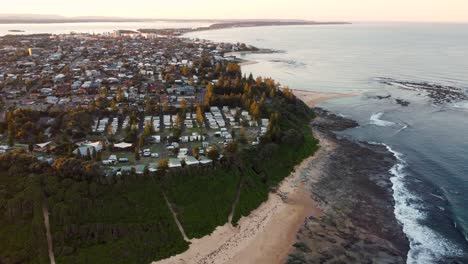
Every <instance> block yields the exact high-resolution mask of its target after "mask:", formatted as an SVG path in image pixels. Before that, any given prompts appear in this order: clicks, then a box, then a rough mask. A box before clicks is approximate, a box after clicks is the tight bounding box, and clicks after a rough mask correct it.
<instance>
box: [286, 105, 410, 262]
mask: <svg viewBox="0 0 468 264" xmlns="http://www.w3.org/2000/svg"><path fill="white" fill-rule="evenodd" d="M315 112H316V114H317V118H316V119H315V120H314V121H313V123H312V126H313V129H314V133H315V134H316V135H317V137H319V138H325V139H326V140H327V141H328V142H331V144H328V145H327V146H326V151H327V153H328V154H329V156H328V157H326V156H323V159H324V160H323V161H322V162H320V161H319V162H316V163H317V164H321V165H320V166H321V168H320V169H321V170H323V174H322V175H323V176H322V177H321V178H320V179H319V180H316V179H315V180H313V181H309V182H307V175H305V176H304V179H303V180H304V181H306V182H307V183H308V186H309V187H310V191H311V193H312V198H313V199H314V200H315V201H316V202H318V203H319V204H320V207H321V208H322V210H323V216H322V217H318V218H316V217H309V218H307V219H306V220H305V222H304V224H303V226H302V227H301V229H300V230H299V232H298V233H297V235H296V243H295V244H294V247H293V249H292V251H291V252H290V254H289V256H288V259H287V261H286V262H287V263H406V258H407V253H408V250H409V242H408V239H407V238H406V235H405V234H404V233H403V230H402V227H401V225H400V224H399V223H398V221H397V220H396V218H395V215H394V200H393V196H392V189H391V182H390V178H391V175H390V173H389V170H390V168H391V167H392V166H393V165H394V164H395V162H396V159H395V157H394V156H393V154H392V153H390V152H388V151H387V149H386V148H385V147H384V146H379V145H371V144H368V143H363V142H354V141H351V140H348V139H346V138H341V137H339V136H337V135H336V134H335V132H334V131H342V130H345V129H347V128H352V127H356V126H357V125H358V124H357V123H356V122H354V121H352V120H348V119H345V118H342V117H339V116H336V115H333V114H331V113H328V112H327V111H325V110H323V109H320V108H315Z"/></svg>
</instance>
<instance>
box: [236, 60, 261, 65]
mask: <svg viewBox="0 0 468 264" xmlns="http://www.w3.org/2000/svg"><path fill="white" fill-rule="evenodd" d="M257 63H258V61H244V62H241V63H239V65H240V66H246V65H253V64H257Z"/></svg>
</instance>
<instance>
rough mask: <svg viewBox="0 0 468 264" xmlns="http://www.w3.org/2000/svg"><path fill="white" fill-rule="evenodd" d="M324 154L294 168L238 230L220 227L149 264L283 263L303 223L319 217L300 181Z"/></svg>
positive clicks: (314, 204) (240, 222) (315, 206)
mask: <svg viewBox="0 0 468 264" xmlns="http://www.w3.org/2000/svg"><path fill="white" fill-rule="evenodd" d="M325 154H326V153H325V152H324V151H323V150H319V151H318V152H317V153H316V155H314V156H312V157H309V158H307V159H306V160H304V161H303V162H302V163H301V164H300V165H298V166H296V168H295V172H294V173H292V174H291V175H290V176H288V177H287V178H286V179H285V180H283V182H282V183H281V184H280V186H279V188H278V190H277V191H276V192H275V193H270V194H269V197H268V200H267V201H266V202H264V203H263V204H261V205H260V207H258V208H257V209H255V210H254V211H253V212H252V213H251V214H250V215H249V216H247V217H242V218H241V219H240V220H239V223H238V226H236V227H234V226H232V225H231V224H229V223H227V224H225V225H224V226H220V227H218V228H217V229H216V230H215V231H214V232H213V233H212V234H211V235H208V236H205V237H203V238H200V239H193V240H190V242H191V245H190V248H189V249H188V250H187V251H186V252H184V253H182V254H179V255H176V256H173V257H171V258H168V259H164V260H160V261H157V262H153V264H178V263H233V264H234V263H283V262H284V261H285V260H286V258H287V256H288V254H289V251H290V249H291V246H292V245H293V244H294V242H295V237H296V233H297V231H298V230H299V228H300V227H301V226H302V224H303V222H304V219H306V218H307V217H309V216H311V215H312V216H314V217H320V216H321V215H322V210H321V209H320V207H319V206H318V204H317V203H316V202H315V201H313V200H312V199H311V198H310V195H309V193H310V192H309V191H308V190H307V187H306V185H305V184H304V181H303V179H304V177H305V174H306V172H307V171H308V170H309V168H310V166H311V165H312V164H314V161H315V160H317V159H319V157H322V156H324V155H325ZM317 175H318V174H317ZM271 230H275V232H271ZM259 249H261V250H259Z"/></svg>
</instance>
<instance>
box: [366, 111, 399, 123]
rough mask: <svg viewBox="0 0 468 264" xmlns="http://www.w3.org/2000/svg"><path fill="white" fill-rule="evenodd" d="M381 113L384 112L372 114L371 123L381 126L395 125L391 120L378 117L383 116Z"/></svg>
mask: <svg viewBox="0 0 468 264" xmlns="http://www.w3.org/2000/svg"><path fill="white" fill-rule="evenodd" d="M383 114H384V113H383V112H379V113H375V114H373V115H372V116H371V118H370V123H371V124H372V125H376V126H383V127H386V126H393V125H395V123H393V122H390V121H387V120H382V119H380V118H381V117H382V116H383Z"/></svg>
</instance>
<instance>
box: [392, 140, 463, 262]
mask: <svg viewBox="0 0 468 264" xmlns="http://www.w3.org/2000/svg"><path fill="white" fill-rule="evenodd" d="M383 145H384V146H385V147H386V148H387V149H388V150H389V151H390V152H392V153H393V155H394V156H395V157H396V158H397V160H398V163H397V164H396V165H395V166H393V168H392V169H391V170H390V173H391V174H392V175H393V177H392V178H391V182H392V185H393V186H392V188H393V198H394V200H395V216H396V218H397V219H398V221H399V222H400V223H401V224H402V226H403V232H404V233H405V234H406V236H407V237H408V240H409V242H410V250H409V252H408V259H407V263H408V264H416V263H437V262H438V261H441V260H443V259H444V258H446V257H449V256H451V257H456V256H460V255H462V254H463V251H462V250H461V249H459V248H458V247H457V246H455V245H454V244H453V243H451V242H450V241H448V240H447V239H446V238H444V237H443V236H441V235H440V234H438V233H436V232H435V231H434V230H432V229H431V228H429V227H427V226H425V225H423V224H421V221H423V220H424V219H426V217H427V215H426V213H425V212H424V209H425V208H424V206H423V204H422V200H421V199H420V198H419V197H417V196H416V195H415V194H412V193H411V192H410V191H409V189H408V188H407V186H406V183H405V178H406V173H405V168H406V166H407V165H406V162H405V160H404V159H403V154H401V153H399V152H396V151H394V150H393V149H392V148H391V147H390V146H388V145H385V144H383Z"/></svg>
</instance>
